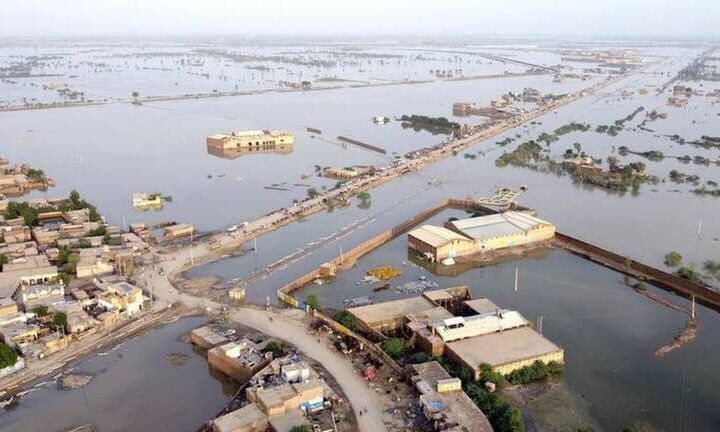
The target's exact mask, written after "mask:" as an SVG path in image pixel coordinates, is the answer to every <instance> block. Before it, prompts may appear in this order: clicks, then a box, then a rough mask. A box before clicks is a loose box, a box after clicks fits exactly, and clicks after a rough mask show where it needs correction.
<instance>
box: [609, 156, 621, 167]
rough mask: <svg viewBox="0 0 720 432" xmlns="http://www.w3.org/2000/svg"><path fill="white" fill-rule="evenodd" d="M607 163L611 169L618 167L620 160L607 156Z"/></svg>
mask: <svg viewBox="0 0 720 432" xmlns="http://www.w3.org/2000/svg"><path fill="white" fill-rule="evenodd" d="M607 163H608V165H609V166H611V167H614V166H618V164H619V163H620V159H618V158H616V157H615V156H608V158H607Z"/></svg>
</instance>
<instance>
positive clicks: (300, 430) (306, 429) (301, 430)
mask: <svg viewBox="0 0 720 432" xmlns="http://www.w3.org/2000/svg"><path fill="white" fill-rule="evenodd" d="M290 432H312V429H311V428H310V426H308V425H298V426H293V428H292V429H290Z"/></svg>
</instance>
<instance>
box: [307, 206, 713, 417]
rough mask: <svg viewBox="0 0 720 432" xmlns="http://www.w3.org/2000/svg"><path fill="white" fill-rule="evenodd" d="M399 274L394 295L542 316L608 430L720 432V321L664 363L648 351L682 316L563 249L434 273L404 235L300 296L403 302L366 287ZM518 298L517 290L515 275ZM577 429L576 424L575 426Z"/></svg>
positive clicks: (569, 372) (704, 322)
mask: <svg viewBox="0 0 720 432" xmlns="http://www.w3.org/2000/svg"><path fill="white" fill-rule="evenodd" d="M463 214H464V212H458V211H446V212H443V213H441V214H440V215H438V216H436V217H435V218H433V219H431V220H430V223H434V224H441V223H442V222H443V221H445V220H447V218H449V217H451V216H454V217H463ZM386 265H389V266H394V267H397V268H399V269H401V270H402V272H403V274H402V276H400V277H399V278H396V279H392V280H390V281H388V282H390V283H391V284H392V286H397V285H400V284H403V283H406V282H413V281H418V280H420V277H424V278H426V279H427V280H429V281H434V282H436V283H437V284H438V285H439V287H441V288H445V287H451V286H461V285H467V286H469V287H470V289H471V291H472V295H473V297H474V298H480V297H487V298H489V299H490V300H492V301H493V302H495V303H496V304H497V305H499V306H500V307H505V308H508V309H516V310H519V311H520V312H521V313H522V314H523V315H524V316H525V317H526V318H527V319H528V320H529V321H531V322H533V323H537V321H538V319H539V318H540V317H542V330H543V334H544V335H545V336H546V337H547V338H548V339H550V340H551V341H553V342H555V343H556V344H558V345H560V346H561V347H563V348H564V349H565V360H566V366H565V371H564V373H563V378H562V381H563V383H565V384H566V385H567V386H568V388H569V389H570V390H571V391H573V393H575V394H576V395H577V397H580V398H582V399H584V401H585V402H586V403H587V405H588V406H589V410H590V415H591V416H592V417H593V419H595V420H596V421H597V423H598V424H599V425H601V426H602V427H603V429H604V430H608V431H617V430H621V429H622V428H624V427H629V426H632V425H634V424H636V423H638V422H644V423H649V424H651V425H653V426H655V427H657V428H658V430H668V431H670V430H692V431H713V430H718V427H720V413H718V412H717V404H718V399H717V395H716V391H715V390H716V389H717V387H718V385H720V375H718V374H717V373H716V372H715V366H716V365H717V362H718V361H720V352H719V351H718V350H717V346H718V345H717V344H718V343H719V342H720V316H718V314H717V313H716V312H715V311H713V310H710V309H707V308H704V307H699V308H698V310H699V312H698V314H699V322H700V326H701V329H700V332H699V334H698V337H697V339H696V340H695V341H694V342H693V343H691V344H689V345H687V346H686V347H684V348H682V349H681V350H679V351H675V352H672V353H670V354H669V355H667V356H665V357H663V358H656V357H654V356H653V352H654V351H655V350H656V349H658V348H660V347H661V346H663V345H665V344H666V343H669V342H670V341H671V340H672V339H673V338H674V337H675V336H676V335H677V334H679V331H680V330H681V329H682V327H683V326H684V324H685V320H686V318H687V316H686V315H684V314H682V313H679V312H676V311H673V310H671V309H669V308H667V307H664V306H661V305H659V304H657V303H655V302H653V301H651V300H649V299H647V298H646V297H644V296H641V295H639V294H637V293H635V291H634V290H632V289H631V288H629V287H627V286H626V285H624V283H623V282H624V281H623V275H622V274H620V273H618V272H615V271H613V270H610V269H607V268H605V267H601V266H599V265H597V264H594V263H592V262H590V261H587V260H585V259H583V258H580V257H577V256H575V255H572V254H570V253H568V252H565V251H562V250H538V251H533V252H532V253H531V254H530V256H528V257H524V258H520V257H515V258H511V259H506V260H504V262H502V263H500V264H496V265H492V266H488V267H482V266H480V265H468V264H458V265H455V266H452V267H446V266H443V265H442V264H439V265H437V268H431V267H429V266H430V264H428V263H426V262H422V261H419V260H417V259H416V258H415V255H414V253H411V252H410V251H409V250H408V249H407V240H406V237H405V236H401V237H398V238H397V239H395V240H393V241H391V242H390V243H388V244H386V245H384V246H382V247H381V248H379V249H377V250H375V251H373V252H372V253H370V254H369V255H367V256H365V257H363V258H361V259H360V261H358V263H357V264H356V266H355V267H354V268H353V269H351V270H349V271H347V272H344V273H341V274H340V275H338V277H337V278H335V279H334V280H333V281H332V282H331V283H328V284H324V285H310V286H309V287H308V288H306V289H304V290H303V291H302V292H301V293H300V296H301V297H305V296H307V295H309V294H316V295H317V296H318V297H319V298H320V299H321V301H322V303H323V306H324V307H328V308H338V309H339V308H343V307H344V303H343V301H344V300H345V299H348V298H353V297H358V296H369V297H371V298H373V300H374V301H375V302H381V301H387V300H394V299H398V298H408V297H409V296H413V295H420V294H401V293H398V292H396V291H394V290H393V289H392V288H391V289H389V290H386V291H380V292H377V293H376V292H373V288H374V287H377V286H380V285H383V284H384V283H385V282H381V283H375V284H368V283H365V282H363V281H362V278H363V276H364V275H365V272H366V271H367V270H369V269H371V268H373V267H377V266H386ZM516 268H517V269H518V274H519V278H518V291H517V292H515V291H514V278H515V269H516ZM649 291H650V292H654V293H658V294H661V295H664V296H667V297H669V298H670V299H671V300H672V301H673V302H674V303H676V304H680V305H683V306H685V307H690V305H689V304H688V303H689V302H687V301H686V300H684V299H682V298H680V297H676V296H673V295H671V294H668V293H666V292H664V291H662V290H660V289H657V288H655V287H649ZM578 426H582V425H578Z"/></svg>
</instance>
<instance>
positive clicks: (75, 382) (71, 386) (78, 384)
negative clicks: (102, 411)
mask: <svg viewBox="0 0 720 432" xmlns="http://www.w3.org/2000/svg"><path fill="white" fill-rule="evenodd" d="M93 378H94V377H93V376H92V375H80V374H71V375H63V376H62V377H60V380H59V384H60V388H62V389H63V390H77V389H80V388H83V387H85V386H86V385H88V384H90V381H92V380H93Z"/></svg>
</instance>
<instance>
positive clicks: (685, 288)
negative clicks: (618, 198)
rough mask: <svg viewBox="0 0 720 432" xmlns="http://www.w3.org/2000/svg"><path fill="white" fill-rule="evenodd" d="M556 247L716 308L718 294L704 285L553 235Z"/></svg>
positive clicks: (613, 253)
mask: <svg viewBox="0 0 720 432" xmlns="http://www.w3.org/2000/svg"><path fill="white" fill-rule="evenodd" d="M555 240H556V244H558V246H560V247H562V248H563V249H565V250H567V251H569V252H572V253H574V254H576V255H580V256H583V257H585V258H588V259H590V260H591V261H594V262H597V263H598V264H601V265H604V266H605V267H608V268H611V269H613V270H617V271H619V272H621V273H624V274H627V275H629V276H632V277H636V278H638V279H643V280H647V281H650V282H652V283H653V284H655V285H657V286H659V287H660V288H663V289H666V290H668V291H673V292H676V293H680V294H685V295H689V296H693V295H694V296H696V297H698V299H700V300H704V302H705V303H708V304H710V305H712V306H714V307H720V293H718V292H717V291H714V290H712V289H710V288H708V287H706V286H703V285H700V284H698V283H695V282H692V281H689V280H687V279H683V278H681V277H678V276H675V275H674V274H671V273H668V272H666V271H663V270H660V269H658V268H655V267H652V266H649V265H647V264H643V263H641V262H638V261H635V260H633V259H631V258H629V257H625V256H622V255H620V254H617V253H615V252H611V251H609V250H607V249H603V248H601V247H599V246H595V245H593V244H590V243H587V242H584V241H582V240H578V239H576V238H574V237H571V236H568V235H565V234H561V233H555Z"/></svg>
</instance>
